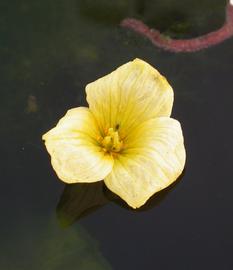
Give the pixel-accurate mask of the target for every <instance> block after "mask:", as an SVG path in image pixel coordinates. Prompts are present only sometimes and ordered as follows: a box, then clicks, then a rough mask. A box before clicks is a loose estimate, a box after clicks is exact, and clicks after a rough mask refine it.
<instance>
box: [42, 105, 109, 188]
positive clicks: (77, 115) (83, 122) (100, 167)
mask: <svg viewBox="0 0 233 270" xmlns="http://www.w3.org/2000/svg"><path fill="white" fill-rule="evenodd" d="M99 134H100V133H99V130H98V127H97V124H96V121H95V119H94V117H93V116H92V113H91V112H90V110H89V109H88V108H84V107H79V108H74V109H71V110H69V111H68V112H67V114H66V115H65V116H64V117H63V118H62V119H61V120H60V121H59V122H58V124H57V126H56V127H55V128H53V129H52V130H50V131H49V132H47V133H46V134H45V135H44V136H43V140H45V145H46V147H47V150H48V152H49V154H50V155H51V163H52V166H53V168H54V170H55V171H56V173H57V175H58V177H59V178H60V179H61V180H63V181H64V182H66V183H77V182H95V181H99V180H102V179H103V178H104V177H105V176H106V175H107V174H109V172H110V171H111V170H112V166H113V159H112V157H111V156H110V155H108V154H106V153H104V152H103V151H102V149H101V147H100V146H99V145H98V143H97V138H98V136H99Z"/></svg>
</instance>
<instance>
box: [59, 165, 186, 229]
mask: <svg viewBox="0 0 233 270" xmlns="http://www.w3.org/2000/svg"><path fill="white" fill-rule="evenodd" d="M184 174H185V170H184V171H183V173H182V175H181V176H180V177H179V178H178V179H177V180H176V181H175V182H174V183H173V184H172V185H170V186H169V187H167V188H165V189H163V190H162V191H160V192H158V193H156V194H155V195H153V196H152V197H151V198H150V199H149V201H148V202H147V203H146V204H145V205H144V206H142V207H140V208H139V209H136V210H135V209H132V208H130V207H129V206H128V205H127V204H126V203H125V202H124V201H123V200H122V199H121V198H120V197H118V196H117V195H116V194H114V193H113V192H111V191H110V190H109V189H108V188H107V187H106V186H105V184H104V181H100V182H95V183H77V184H70V185H66V186H65V188H64V190H63V193H62V195H61V197H60V200H59V202H58V205H57V209H56V212H57V218H58V220H59V223H60V225H61V226H62V227H68V226H70V225H72V224H73V223H74V222H75V221H77V220H79V219H81V218H82V217H84V216H87V215H88V214H91V213H93V212H94V211H96V210H97V209H99V208H101V207H103V206H104V205H106V204H107V203H109V202H114V203H116V204H117V205H119V206H120V207H123V208H125V209H127V210H129V211H133V212H143V211H147V210H149V209H152V208H154V207H156V206H158V205H159V204H160V203H161V202H162V201H163V200H164V199H165V197H166V196H167V195H168V194H169V193H170V192H171V191H172V190H173V189H174V188H175V187H176V186H177V185H178V184H179V183H180V181H181V180H182V178H183V176H184Z"/></svg>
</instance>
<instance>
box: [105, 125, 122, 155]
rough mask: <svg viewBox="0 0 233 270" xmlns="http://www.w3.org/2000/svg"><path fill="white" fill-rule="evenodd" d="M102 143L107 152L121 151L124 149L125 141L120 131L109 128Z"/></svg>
mask: <svg viewBox="0 0 233 270" xmlns="http://www.w3.org/2000/svg"><path fill="white" fill-rule="evenodd" d="M101 145H102V147H103V150H104V151H105V152H119V151H120V150H121V149H122V146H123V141H122V140H121V139H120V136H119V133H118V131H115V130H114V129H113V128H109V129H108V131H107V134H106V136H105V137H104V138H103V139H102V141H101Z"/></svg>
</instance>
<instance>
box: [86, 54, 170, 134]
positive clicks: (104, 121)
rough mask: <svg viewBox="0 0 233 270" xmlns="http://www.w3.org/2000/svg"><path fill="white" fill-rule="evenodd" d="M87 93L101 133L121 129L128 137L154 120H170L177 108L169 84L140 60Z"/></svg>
mask: <svg viewBox="0 0 233 270" xmlns="http://www.w3.org/2000/svg"><path fill="white" fill-rule="evenodd" d="M86 93H87V101H88V103H89V107H90V110H91V111H92V112H93V114H94V115H95V117H96V119H97V121H98V124H99V126H100V127H101V129H102V130H107V129H108V128H110V127H112V128H116V127H119V128H118V130H119V131H120V133H122V132H123V133H124V134H125V133H127V132H128V131H129V130H132V129H133V128H134V127H135V126H137V125H138V124H140V123H142V122H143V121H146V120H149V119H151V118H153V117H159V116H170V114H171V110H172V105H173V90H172V88H171V86H170V85H169V84H168V82H167V80H166V79H165V78H164V77H163V76H162V75H161V74H160V73H159V72H158V71H157V70H156V69H154V68H153V67H152V66H151V65H149V64H148V63H146V62H144V61H142V60H140V59H135V60H134V61H131V62H128V63H127V64H124V65H122V66H120V67H119V68H118V69H116V70H115V71H113V72H112V73H110V74H109V75H106V76H104V77H102V78H100V79H98V80H97V81H95V82H92V83H90V84H88V85H87V86H86ZM124 134H121V135H122V136H124Z"/></svg>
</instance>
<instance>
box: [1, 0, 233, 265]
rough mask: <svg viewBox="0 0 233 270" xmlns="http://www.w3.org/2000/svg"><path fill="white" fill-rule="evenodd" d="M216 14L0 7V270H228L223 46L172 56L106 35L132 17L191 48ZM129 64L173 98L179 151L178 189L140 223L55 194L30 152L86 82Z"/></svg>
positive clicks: (92, 202)
mask: <svg viewBox="0 0 233 270" xmlns="http://www.w3.org/2000/svg"><path fill="white" fill-rule="evenodd" d="M224 6H225V2H224V1H217V0H216V1H208V0H203V1H201V2H200V1H191V0H190V1H184V0H182V1H179V2H177V1H171V0H170V1H169V0H164V1H136V0H135V1H133V0H130V1H125V0H120V1H106V0H100V1H90V0H85V1H78V0H70V1H65V0H58V1H52V0H41V1H29V0H21V1H18V0H17V1H16V0H15V1H13V0H12V1H6V0H2V1H1V3H0V59H1V60H0V93H1V98H0V101H1V106H0V112H1V129H0V132H1V162H0V172H1V178H0V179H1V180H0V181H1V191H0V203H1V216H0V228H1V230H0V251H1V252H0V270H29V269H30V270H31V269H40V270H47V269H48V270H60V269H62V270H63V269H66V270H73V269H75V270H76V269H78V270H79V269H80V270H84V269H85V270H89V269H91V270H92V269H93V270H95V269H101V270H102V269H116V270H118V269H123V270H124V269H126V270H128V269H135V270H136V269H159V270H160V269H162V270H163V269H166V270H167V269H169V270H170V269H179V270H182V269H184V270H186V269H195V270H196V269H224V270H225V269H229V270H230V269H233V256H232V254H233V195H232V190H233V181H232V177H233V165H232V161H233V158H232V149H233V127H232V123H233V121H232V120H233V117H232V116H233V75H232V71H233V39H230V40H228V41H226V42H224V43H222V44H220V45H219V46H216V47H213V48H209V49H207V50H204V51H201V52H196V53H191V54H173V53H168V52H164V51H162V50H160V49H157V48H155V47H154V46H153V45H152V44H151V43H150V41H148V40H146V39H144V38H142V37H141V36H138V35H137V34H135V33H132V32H131V31H128V30H125V29H121V28H120V27H119V26H118V24H119V22H120V20H121V19H123V18H125V17H127V16H134V17H136V18H141V19H143V20H144V21H145V22H147V23H148V24H149V25H151V26H154V27H155V26H157V27H158V28H159V29H161V30H162V31H165V32H166V33H169V34H170V35H171V36H174V37H192V36H195V35H198V34H203V33H206V32H208V31H211V30H214V29H217V28H218V27H219V26H221V25H222V23H223V21H224ZM136 57H138V58H141V59H144V60H146V61H148V62H149V63H151V64H152V65H154V66H155V67H157V68H158V69H159V70H160V71H161V72H162V73H163V74H164V75H165V76H166V77H167V78H168V80H169V82H170V83H171V85H172V86H173V88H174V91H175V104H174V109H173V117H174V118H177V119H178V120H179V121H180V122H181V123H182V126H183V131H184V136H185V144H186V149H187V163H186V168H185V172H184V174H183V176H182V178H181V179H180V181H178V182H177V183H176V184H175V185H174V186H172V187H171V188H170V189H168V190H166V191H165V192H162V193H161V194H159V195H158V196H154V197H153V198H152V199H151V200H150V201H149V202H148V203H147V204H146V206H145V207H143V208H142V209H141V210H140V211H132V210H130V209H128V208H127V207H126V205H125V204H124V203H123V202H121V201H120V200H118V199H117V198H116V197H114V195H113V194H111V192H109V191H108V190H106V188H105V187H104V185H103V184H102V183H99V184H94V185H90V186H88V187H87V186H86V185H80V186H77V185H74V186H69V187H66V188H65V185H64V184H63V183H62V182H61V181H59V180H58V179H57V177H56V175H55V173H54V172H53V170H52V169H51V165H50V161H49V157H48V154H47V152H46V150H45V147H44V145H43V143H42V141H41V135H42V134H43V133H44V132H45V131H47V130H48V129H50V128H51V127H53V126H54V125H55V123H56V122H57V121H58V119H59V118H60V117H61V116H62V115H64V113H65V112H66V110H67V109H69V108H71V107H77V106H80V105H86V101H85V91H84V88H85V85H86V84H87V83H88V82H91V81H93V80H95V79H96V78H98V77H100V76H103V75H105V74H107V73H109V72H110V71H112V70H113V69H115V68H116V67H118V66H119V65H121V64H123V63H126V62H127V61H129V60H132V59H134V58H136ZM64 188H65V190H64V192H63V189H64ZM78 218H79V219H78ZM77 219H78V220H77ZM75 220H77V221H76V222H75Z"/></svg>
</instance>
